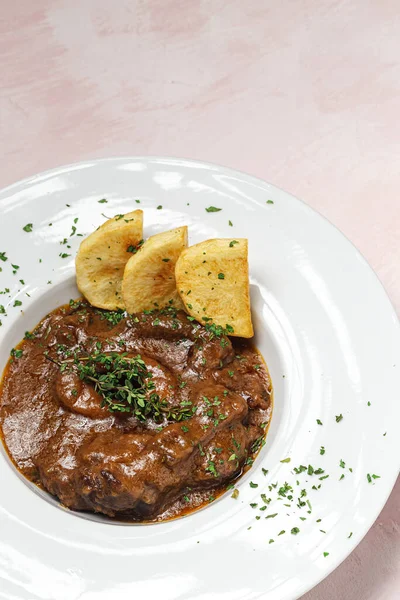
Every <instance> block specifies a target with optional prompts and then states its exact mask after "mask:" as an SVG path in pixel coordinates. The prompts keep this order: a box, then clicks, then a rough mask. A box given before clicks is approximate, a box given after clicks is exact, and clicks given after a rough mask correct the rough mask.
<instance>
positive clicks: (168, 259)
mask: <svg viewBox="0 0 400 600" xmlns="http://www.w3.org/2000/svg"><path fill="white" fill-rule="evenodd" d="M146 248H147V246H146ZM170 260H171V259H170V258H163V259H162V261H163V262H169V261H170Z"/></svg>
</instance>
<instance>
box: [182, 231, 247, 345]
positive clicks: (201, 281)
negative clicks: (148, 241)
mask: <svg viewBox="0 0 400 600" xmlns="http://www.w3.org/2000/svg"><path fill="white" fill-rule="evenodd" d="M247 254H248V244H247V240H246V239H237V240H233V239H213V240H206V241H205V242H201V243H200V244H196V245H194V246H190V248H187V250H184V251H183V252H182V254H181V255H180V257H179V258H178V261H177V263H176V268H175V277H176V284H177V289H178V292H179V294H180V297H181V300H182V302H183V303H184V305H185V309H186V311H187V312H188V313H189V315H191V316H192V317H194V318H195V319H196V321H198V322H199V323H202V324H203V325H204V324H205V323H207V322H210V323H211V322H212V323H215V324H216V325H220V326H221V327H223V328H228V330H229V335H233V336H240V337H245V338H250V337H252V336H253V333H254V332H253V325H252V322H251V312H250V292H249V267H248V258H247ZM227 326H228V327H227ZM229 326H230V327H229ZM231 327H232V328H233V332H231V329H230V328H231Z"/></svg>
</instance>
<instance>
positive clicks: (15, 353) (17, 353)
mask: <svg viewBox="0 0 400 600" xmlns="http://www.w3.org/2000/svg"><path fill="white" fill-rule="evenodd" d="M10 354H11V356H12V357H13V358H21V356H22V354H23V351H22V350H20V349H18V350H16V349H15V348H13V349H12V350H11V352H10Z"/></svg>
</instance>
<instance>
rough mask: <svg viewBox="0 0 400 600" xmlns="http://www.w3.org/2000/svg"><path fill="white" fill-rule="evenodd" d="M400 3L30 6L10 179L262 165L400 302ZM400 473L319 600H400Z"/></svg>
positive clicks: (8, 145)
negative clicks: (135, 163)
mask: <svg viewBox="0 0 400 600" xmlns="http://www.w3.org/2000/svg"><path fill="white" fill-rule="evenodd" d="M399 31H400V11H399V4H398V1H397V0H319V1H317V0H297V1H296V2H294V1H293V0H280V1H279V2H274V1H273V0H257V1H254V2H243V1H241V0H186V1H183V0H119V1H118V2H116V3H112V2H109V1H108V0H35V1H34V2H32V1H31V0H14V1H13V2H4V3H3V6H2V10H1V13H0V53H1V54H0V56H1V69H0V157H1V167H0V187H3V186H5V185H7V184H9V183H12V182H14V181H16V180H18V179H20V178H23V177H26V176H29V175H32V174H34V173H36V172H39V171H42V170H45V169H48V168H51V167H55V166H57V165H61V164H64V163H69V162H75V161H78V160H84V159H89V158H94V157H103V156H117V155H146V154H147V155H169V156H181V157H188V158H196V159H199V160H206V161H210V162H215V163H219V164H222V165H226V166H229V167H233V168H236V169H240V170H242V171H246V172H248V173H250V174H253V175H256V176H258V177H261V178H262V179H265V180H267V181H270V182H272V183H274V184H275V185H277V186H278V187H282V188H283V189H285V190H287V191H289V192H291V193H293V194H294V195H295V196H298V197H300V198H302V199H303V200H305V201H306V202H307V203H308V204H309V205H310V206H312V207H314V208H315V209H316V210H318V211H319V212H321V213H322V214H323V215H325V216H326V217H327V218H328V219H329V220H331V221H332V222H333V223H335V225H337V226H338V227H339V229H341V230H342V231H343V232H344V233H345V234H346V235H347V236H348V237H349V238H350V239H351V240H352V241H353V242H354V244H355V245H356V246H357V247H358V248H359V249H360V251H361V252H362V253H363V254H364V256H365V257H366V258H367V260H368V261H369V263H370V264H371V266H372V267H373V269H375V271H376V272H377V274H378V276H379V277H380V279H381V281H382V282H383V284H384V286H385V287H386V290H387V291H388V293H389V295H390V297H391V299H392V302H393V304H394V306H395V308H396V309H397V312H398V313H399V312H400V284H399V279H398V274H399V265H400V244H399V233H400V198H399V184H400V168H399V159H400V119H399V109H400V35H399ZM399 598H400V482H399V481H398V482H397V485H396V487H395V489H394V491H393V493H392V495H391V497H390V499H389V501H388V503H387V505H386V507H385V508H384V510H383V511H382V513H381V515H380V516H379V518H378V520H377V521H376V523H375V524H374V526H373V527H372V529H371V530H370V532H369V533H368V534H367V536H366V537H365V538H364V540H363V541H362V542H361V544H360V545H359V546H358V548H356V550H355V551H354V552H353V553H352V554H351V556H350V557H349V558H348V559H347V560H346V561H345V562H344V563H343V564H342V565H341V566H340V567H339V568H338V569H337V570H336V571H335V572H334V573H332V574H331V575H330V577H328V578H327V579H326V580H325V581H323V582H322V583H320V584H319V585H318V586H317V587H316V588H315V589H314V590H313V591H311V592H309V593H308V594H306V595H305V596H304V597H303V600H342V599H343V600H399Z"/></svg>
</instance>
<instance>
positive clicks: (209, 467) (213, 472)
mask: <svg viewBox="0 0 400 600" xmlns="http://www.w3.org/2000/svg"><path fill="white" fill-rule="evenodd" d="M206 471H208V472H209V473H211V475H214V477H218V471H217V469H216V468H215V463H214V461H212V460H209V461H208V463H207V467H206Z"/></svg>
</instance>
